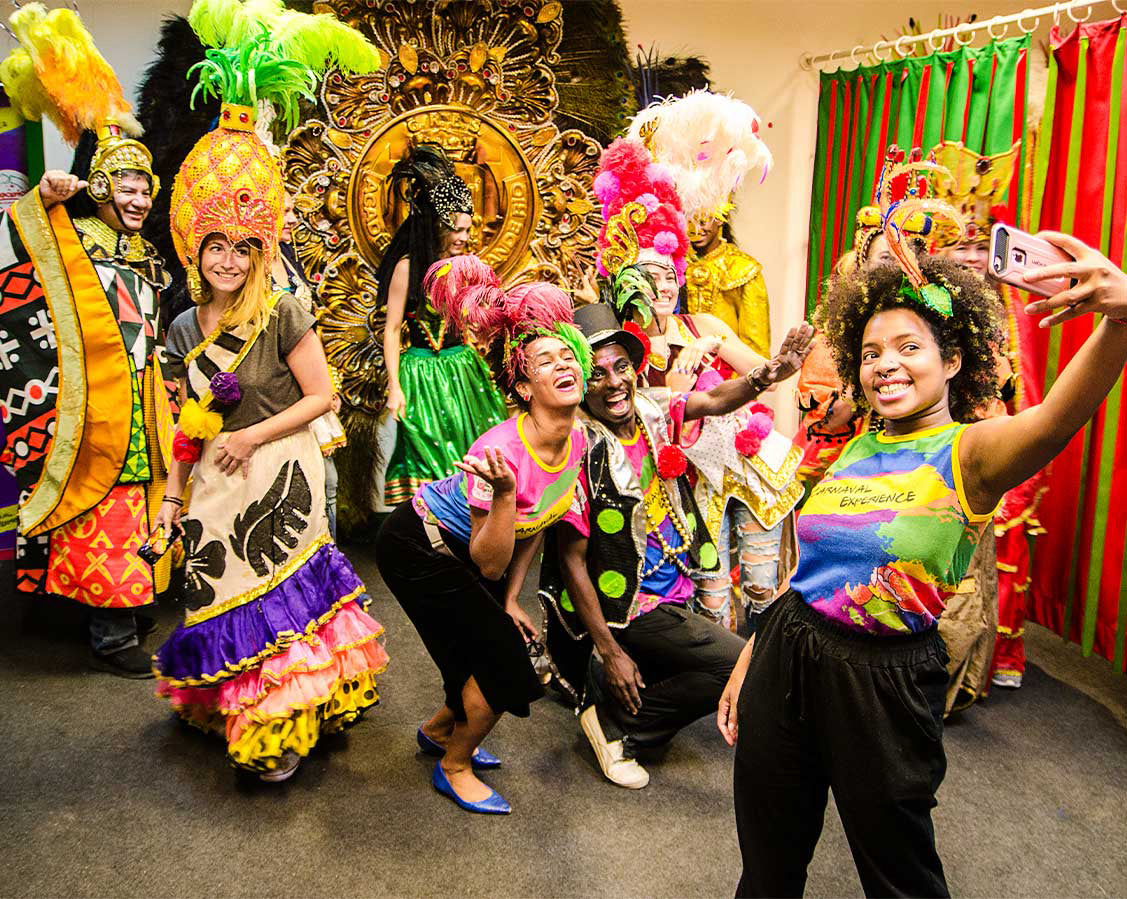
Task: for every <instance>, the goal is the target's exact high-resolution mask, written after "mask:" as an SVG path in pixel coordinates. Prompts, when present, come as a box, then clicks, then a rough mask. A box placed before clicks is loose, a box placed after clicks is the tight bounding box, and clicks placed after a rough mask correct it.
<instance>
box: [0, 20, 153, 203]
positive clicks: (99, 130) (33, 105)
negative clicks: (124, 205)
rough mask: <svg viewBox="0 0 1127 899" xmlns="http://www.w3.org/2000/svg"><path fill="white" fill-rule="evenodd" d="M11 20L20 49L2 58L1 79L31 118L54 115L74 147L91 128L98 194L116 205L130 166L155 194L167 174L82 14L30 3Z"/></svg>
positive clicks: (90, 181)
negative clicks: (159, 170)
mask: <svg viewBox="0 0 1127 899" xmlns="http://www.w3.org/2000/svg"><path fill="white" fill-rule="evenodd" d="M9 22H10V23H11V32H12V33H13V34H14V35H15V36H16V38H17V39H18V40H19V42H20V46H18V47H17V48H16V49H15V50H13V51H12V52H11V53H10V54H9V55H8V57H7V59H5V60H4V61H3V62H2V63H0V82H3V84H4V89H5V91H7V93H8V96H9V97H10V98H11V101H12V104H13V105H14V106H15V107H16V109H18V110H19V112H20V114H21V115H22V116H23V117H24V118H25V119H30V120H34V121H38V120H40V119H41V118H42V117H43V116H44V115H46V116H47V117H48V118H49V119H50V120H51V121H52V122H54V123H55V125H56V126H57V127H58V129H59V131H60V132H61V133H62V135H63V139H64V140H66V142H67V143H69V144H70V145H71V146H74V145H75V144H77V143H78V139H79V138H80V137H81V136H82V133H83V132H84V131H94V132H95V133H96V135H97V145H96V147H95V150H94V155H93V158H92V160H91V163H90V172H89V174H88V175H87V176H86V182H87V187H86V192H87V193H88V194H89V195H90V198H91V199H92V200H93V201H94V202H95V203H99V204H100V203H106V202H109V200H110V199H111V198H112V197H113V193H114V187H115V183H116V178H117V176H118V173H120V172H122V171H137V172H141V173H143V174H144V175H146V176H148V179H149V184H150V186H151V189H152V194H153V196H155V195H156V193H157V191H158V190H159V189H160V179H159V178H157V176H156V175H154V174H153V157H152V154H151V153H150V152H149V150H148V148H147V147H146V146H145V145H144V144H142V143H141V142H140V141H138V140H135V138H137V137H139V136H140V135H141V133H142V128H141V125H140V124H139V123H138V122H137V120H136V119H135V118H134V117H133V115H132V113H131V109H132V106H131V105H130V103H129V101H128V100H126V99H125V94H124V92H123V91H122V88H121V82H120V81H119V80H118V77H117V75H116V74H115V73H114V71H113V69H112V68H111V67H110V64H109V63H108V62H106V60H105V58H104V57H103V56H102V54H101V53H100V52H98V48H97V47H96V46H95V44H94V38H93V37H92V36H91V35H90V32H89V31H87V30H86V27H85V26H84V25H83V24H82V19H81V18H80V17H79V15H78V13H76V12H75V11H74V10H71V9H63V8H60V9H53V10H51V11H50V12H48V11H47V8H46V7H45V6H44V5H43V4H42V3H28V4H27V5H26V6H23V7H21V8H20V9H17V10H16V11H15V12H14V13H12V15H11V18H10V19H9Z"/></svg>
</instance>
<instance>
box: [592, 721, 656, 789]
mask: <svg viewBox="0 0 1127 899" xmlns="http://www.w3.org/2000/svg"><path fill="white" fill-rule="evenodd" d="M579 726H580V727H582V728H583V733H585V734H586V735H587V741H588V742H589V743H590V744H591V748H592V749H594V750H595V758H596V759H598V760H599V767H600V768H602V769H603V775H604V776H605V777H606V779H607V780H609V781H610V782H611V783H613V784H617V785H618V786H620V787H626V789H628V790H640V789H642V787H644V786H645V785H646V784H648V783H649V782H650V775H649V774H648V773H647V772H646V769H645V768H643V767H642V766H641V765H639V764H638V763H637V762H636V761H634V759H627V758H623V757H622V741H621V740H615V741H614V742H613V743H608V742H607V737H606V734H604V733H603V726H602V725H601V724H599V714H598V712H596V711H595V707H594V706H593V705H592V706H588V707H587V709H586V711H584V712H583V714H582V715H580V716H579Z"/></svg>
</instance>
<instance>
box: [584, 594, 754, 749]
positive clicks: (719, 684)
mask: <svg viewBox="0 0 1127 899" xmlns="http://www.w3.org/2000/svg"><path fill="white" fill-rule="evenodd" d="M614 635H615V638H616V639H617V640H618V643H619V645H620V646H621V647H622V648H623V649H624V650H625V651H626V654H627V655H629V656H630V658H632V659H633V660H634V664H635V665H637V666H638V670H639V671H640V672H641V674H642V681H643V682H644V683H645V685H646V688H645V689H644V690H642V691H640V692H641V698H642V707H641V709H640V710H639V711H638V713H637V714H636V715H631V714H630V713H629V712H627V711H626V710H625V709H624V708H623V707H622V706H621V705H620V704H619V702H618V701H617V700H616V699H614V697H612V696H611V695H610V693H609V692H608V690H607V687H606V684H605V681H604V680H603V677H602V669H601V666H598V665H597V664H595V665H593V666H592V669H591V674H590V676H589V679H588V688H589V689H588V696H589V697H591V698H592V700H593V701H594V702H595V704H596V705H597V706H598V713H599V720H600V721H601V722H602V725H603V730H604V732H605V733H606V735H607V739H609V740H612V741H613V740H616V739H619V738H621V739H622V749H623V754H624V755H625V756H626V757H627V758H632V757H633V755H634V753H635V752H636V751H637V750H639V749H648V748H652V747H654V746H661V745H663V744H665V743H668V742H669V741H670V740H672V739H673V735H674V734H676V733H677V731H679V730H680V729H681V728H683V727H685V726H686V725H689V724H692V723H693V722H694V721H696V720H697V719H698V718H701V717H703V716H704V715H709V714H715V713H716V705H717V703H718V702H719V701H720V694H721V693H722V692H723V690H724V685H725V684H726V683H727V682H728V677H729V676H730V675H731V673H732V669H733V668H734V667H735V665H736V660H737V659H738V658H739V655H740V651H741V650H742V649H743V647H744V641H743V640H741V639H740V638H739V637H737V636H736V635H735V634H733V633H732V632H731V631H729V630H725V629H724V628H722V627H720V626H719V625H718V624H714V623H713V622H711V621H708V620H706V619H705V618H703V617H702V616H700V615H694V614H693V613H692V612H690V611H689V610H688V609H686V608H685V607H684V606H678V605H672V604H669V603H665V604H663V605H660V606H658V607H657V608H656V609H654V610H653V611H652V612H647V613H646V614H645V615H642V616H640V617H638V618H635V619H634V620H633V621H631V622H630V624H628V625H627V626H626V627H625V628H623V629H622V630H617V631H615V632H614Z"/></svg>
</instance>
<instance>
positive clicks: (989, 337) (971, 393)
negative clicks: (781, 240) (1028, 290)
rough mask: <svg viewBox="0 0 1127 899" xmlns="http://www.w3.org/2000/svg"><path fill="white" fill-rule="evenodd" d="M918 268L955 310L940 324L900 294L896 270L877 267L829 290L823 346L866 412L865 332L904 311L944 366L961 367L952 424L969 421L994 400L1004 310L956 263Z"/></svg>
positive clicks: (932, 262) (929, 261) (932, 260)
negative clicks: (924, 327) (927, 333)
mask: <svg viewBox="0 0 1127 899" xmlns="http://www.w3.org/2000/svg"><path fill="white" fill-rule="evenodd" d="M920 268H921V269H922V271H923V273H924V276H925V277H926V278H927V280H928V281H929V282H931V283H933V284H938V285H940V286H942V287H945V288H947V290H948V291H950V293H951V305H952V307H953V311H952V314H951V315H950V316H943V315H941V314H940V313H938V312H936V311H935V310H933V309H931V308H929V307H926V306H924V305H922V304H920V303H918V302H916V301H915V300H913V299H911V298H909V297H906V296H905V295H904V294H902V293H901V287H902V286H903V284H904V279H905V275H904V273H903V271H901V269H900V267H899V266H895V265H881V266H877V267H876V268H874V269H871V270H869V271H867V272H864V271H858V272H854V273H853V274H852V275H850V276H848V277H842V278H835V279H833V280H832V281H831V282H830V283H829V287H828V294H827V296H826V299H825V301H824V303H823V308H822V310H821V316H820V318H821V320H822V327H823V329H824V331H825V335H826V341H827V343H828V345H829V347H830V349H831V351H832V352H833V357H834V363H835V364H836V365H837V372H838V376H839V377H840V378H841V380H842V382H843V383H844V384H845V386H846V387H848V388H850V389H852V391H853V401H854V402H855V403H857V404H858V406H860V407H861V408H864V407H865V406H866V405H867V404H866V401H865V394H864V391H863V390H862V389H861V379H860V373H861V341H862V337H863V335H864V333H865V326H866V325H867V324H868V323H869V319H871V318H872V317H873V316H874V315H875V314H876V313H878V312H882V311H884V310H886V309H897V308H903V309H910V310H911V311H912V312H915V313H916V314H917V315H919V316H920V317H921V318H922V319H923V320H924V321H925V322H927V324H928V327H929V328H930V329H931V333H932V335H933V336H934V337H935V342H936V343H937V344H939V352H940V355H941V356H942V358H943V359H944V360H948V359H951V358H953V357H954V355H955V353H956V351H959V352H960V353H961V354H962V367H961V368H960V369H959V372H958V373H957V374H956V375H955V376H954V377H953V378H952V379H951V384H950V392H949V394H948V396H949V403H950V408H951V417H952V418H954V419H955V420H956V421H970V420H972V419H973V418H974V417H975V411H976V410H977V409H978V408H979V407H980V406H981V405H982V404H983V403H985V402H987V401H988V400H990V399H991V398H992V397H994V396H996V395H997V390H998V381H997V374H996V373H995V369H994V357H995V353H996V352H997V351H998V350H999V349H1000V348H1001V347H1002V345H1003V333H1004V332H1003V330H1002V304H1001V301H1000V300H999V299H998V295H997V294H996V293H995V292H994V291H993V289H992V288H990V287H989V286H988V285H987V284H986V282H985V281H984V280H982V279H981V278H979V277H978V276H977V275H974V274H972V273H970V272H968V271H966V270H965V269H963V268H961V267H960V266H958V265H956V264H955V263H953V262H951V261H949V260H946V259H939V258H937V257H934V256H933V257H928V258H925V259H922V260H921V264H920Z"/></svg>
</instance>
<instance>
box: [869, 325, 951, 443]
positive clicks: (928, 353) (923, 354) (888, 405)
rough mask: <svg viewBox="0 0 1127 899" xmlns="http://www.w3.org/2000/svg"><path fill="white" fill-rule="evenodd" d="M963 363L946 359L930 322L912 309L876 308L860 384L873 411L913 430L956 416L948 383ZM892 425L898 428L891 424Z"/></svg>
mask: <svg viewBox="0 0 1127 899" xmlns="http://www.w3.org/2000/svg"><path fill="white" fill-rule="evenodd" d="M961 365H962V359H961V356H960V355H959V353H958V352H957V351H956V352H955V354H954V357H953V358H951V359H947V360H944V359H943V358H942V354H941V352H940V347H939V344H938V343H937V342H936V340H935V335H934V334H933V333H932V331H931V327H930V326H929V325H928V323H927V322H926V321H925V320H924V319H923V318H922V317H921V316H920V315H918V314H917V313H915V312H913V311H912V310H911V309H905V308H903V307H897V308H894V309H885V310H883V311H881V312H878V313H876V314H875V315H874V316H873V317H872V318H870V319H869V322H868V324H867V325H865V332H864V335H863V337H862V345H861V388H862V389H863V390H864V392H865V399H866V400H868V402H869V405H870V406H871V407H872V409H873V412H874V413H875V414H877V415H879V416H881V417H882V418H884V419H885V420H886V421H889V422H900V423H902V424H904V425H906V426H908V429H909V430H915V429H917V428H918V427H921V426H922V427H931V426H934V425H939V424H945V423H946V422H949V421H951V412H950V408H949V406H948V401H947V390H948V385H949V382H950V380H951V378H953V377H954V376H955V375H956V374H958V372H959V369H960V367H961ZM889 430H895V429H894V428H889Z"/></svg>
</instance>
